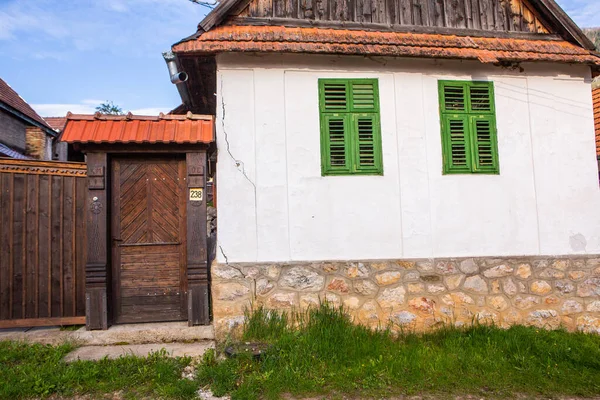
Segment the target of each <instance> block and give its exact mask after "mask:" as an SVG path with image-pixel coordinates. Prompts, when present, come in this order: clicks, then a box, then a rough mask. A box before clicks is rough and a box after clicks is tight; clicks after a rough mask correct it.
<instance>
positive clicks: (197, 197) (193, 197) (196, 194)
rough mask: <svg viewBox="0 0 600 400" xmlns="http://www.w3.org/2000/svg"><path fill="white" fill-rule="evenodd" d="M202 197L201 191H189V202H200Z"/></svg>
mask: <svg viewBox="0 0 600 400" xmlns="http://www.w3.org/2000/svg"><path fill="white" fill-rule="evenodd" d="M203 197H204V190H203V189H190V201H202V198H203Z"/></svg>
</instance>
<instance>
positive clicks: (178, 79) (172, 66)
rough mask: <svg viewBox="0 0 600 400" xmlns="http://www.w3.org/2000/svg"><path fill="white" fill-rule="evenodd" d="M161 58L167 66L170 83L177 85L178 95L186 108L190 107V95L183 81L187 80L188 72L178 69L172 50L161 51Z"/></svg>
mask: <svg viewBox="0 0 600 400" xmlns="http://www.w3.org/2000/svg"><path fill="white" fill-rule="evenodd" d="M163 58H164V59H165V62H166V63H167V68H168V69H169V77H170V78H171V83H173V84H174V85H175V86H177V91H178V92H179V97H181V101H182V102H183V104H185V105H186V106H187V107H188V109H191V102H190V95H189V92H188V90H187V86H186V85H185V82H186V81H187V80H188V78H189V77H188V74H187V73H185V72H183V71H179V68H178V67H177V56H176V55H175V54H174V53H173V52H172V51H166V52H164V53H163Z"/></svg>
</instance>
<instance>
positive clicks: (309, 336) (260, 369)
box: [198, 304, 600, 399]
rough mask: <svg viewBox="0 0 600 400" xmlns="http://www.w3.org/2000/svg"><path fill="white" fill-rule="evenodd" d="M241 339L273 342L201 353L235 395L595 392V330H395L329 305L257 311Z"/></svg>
mask: <svg viewBox="0 0 600 400" xmlns="http://www.w3.org/2000/svg"><path fill="white" fill-rule="evenodd" d="M243 340H244V341H265V342H268V343H270V344H271V347H270V349H269V350H268V351H267V353H266V355H265V357H264V358H263V360H262V361H260V362H257V361H253V360H252V359H251V358H250V357H237V358H233V359H226V360H223V361H217V358H216V355H215V354H214V353H210V354H207V356H206V357H205V359H204V362H203V363H202V364H201V365H200V367H199V369H198V380H199V383H200V384H201V385H210V386H211V388H212V389H213V391H214V393H215V394H216V395H224V394H231V396H232V399H257V398H263V397H264V398H268V399H276V398H279V397H280V396H281V395H282V394H284V393H291V394H292V395H295V396H306V395H319V394H331V393H338V394H354V395H355V394H362V395H366V396H390V395H400V394H404V395H411V394H416V393H434V394H435V393H444V394H445V395H450V394H474V395H478V396H483V397H488V396H492V397H505V396H510V395H512V394H514V393H522V394H525V395H533V396H537V395H541V396H557V395H568V396H592V395H596V396H597V395H599V394H600V336H594V335H586V334H582V333H569V332H566V331H561V330H557V331H545V330H539V329H535V328H527V327H522V326H515V327H513V328H510V329H507V330H503V329H499V328H496V327H490V326H481V325H480V326H472V327H468V328H455V327H450V326H447V327H442V328H440V329H437V330H436V331H434V332H431V333H426V334H415V333H410V332H403V333H401V334H399V335H395V334H393V333H392V332H391V331H390V330H389V329H385V330H380V331H372V330H370V329H368V328H366V327H364V326H360V325H355V324H353V323H352V321H351V319H350V317H348V316H347V315H346V313H345V312H344V311H343V309H341V308H333V307H330V306H328V305H327V304H323V305H321V306H319V307H316V308H312V309H309V310H307V311H306V312H302V313H277V312H272V311H267V310H265V309H262V308H259V309H257V310H254V312H252V313H249V314H248V315H247V321H246V324H245V326H244V332H243Z"/></svg>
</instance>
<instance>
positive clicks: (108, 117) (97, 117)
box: [65, 112, 214, 121]
mask: <svg viewBox="0 0 600 400" xmlns="http://www.w3.org/2000/svg"><path fill="white" fill-rule="evenodd" d="M65 118H66V119H67V120H68V121H185V120H206V121H209V120H214V116H212V115H203V114H193V113H192V112H188V113H186V114H183V115H172V114H164V113H160V114H158V116H156V115H136V114H132V113H131V112H129V113H127V114H122V115H112V114H102V113H100V112H96V113H94V114H73V113H71V112H68V113H67V116H66V117H65Z"/></svg>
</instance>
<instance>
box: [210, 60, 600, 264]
mask: <svg viewBox="0 0 600 400" xmlns="http://www.w3.org/2000/svg"><path fill="white" fill-rule="evenodd" d="M524 68H525V72H524V73H521V72H518V71H517V72H515V71H509V70H506V69H501V68H497V67H493V66H487V65H482V64H480V63H477V62H458V61H447V62H434V61H422V60H390V59H382V58H377V59H364V58H359V57H356V58H354V57H328V56H307V55H304V56H292V55H285V56H281V55H273V56H260V57H258V56H247V55H234V54H230V55H223V56H220V57H219V59H218V87H217V92H218V93H217V99H218V103H217V104H218V110H217V119H218V122H217V145H218V148H219V161H218V168H217V176H218V185H217V190H218V194H217V198H218V245H219V246H220V249H218V251H217V261H219V262H226V261H228V262H266V261H279V262H285V261H310V260H356V259H400V258H425V257H461V256H510V255H538V254H543V255H552V254H560V255H567V254H576V253H590V254H593V253H600V189H599V185H598V180H597V176H598V175H597V163H596V157H595V147H594V146H595V144H594V132H593V120H592V104H591V88H590V80H591V79H590V76H589V69H587V68H585V67H582V66H562V65H556V64H545V65H525V66H524ZM336 77H340V78H351V77H355V78H378V79H379V88H380V103H381V112H380V114H381V133H382V144H383V163H384V175H383V176H326V177H323V176H321V166H320V131H319V110H318V85H317V80H318V79H319V78H336ZM439 79H460V80H492V81H493V82H494V85H495V91H496V109H497V126H498V146H499V163H500V175H476V174H464V175H442V153H441V139H440V125H439V111H438V107H439V105H438V104H439V103H438V89H437V81H438V80H439Z"/></svg>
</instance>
